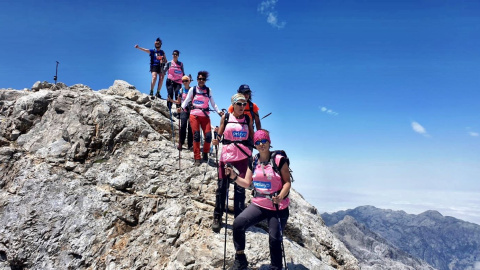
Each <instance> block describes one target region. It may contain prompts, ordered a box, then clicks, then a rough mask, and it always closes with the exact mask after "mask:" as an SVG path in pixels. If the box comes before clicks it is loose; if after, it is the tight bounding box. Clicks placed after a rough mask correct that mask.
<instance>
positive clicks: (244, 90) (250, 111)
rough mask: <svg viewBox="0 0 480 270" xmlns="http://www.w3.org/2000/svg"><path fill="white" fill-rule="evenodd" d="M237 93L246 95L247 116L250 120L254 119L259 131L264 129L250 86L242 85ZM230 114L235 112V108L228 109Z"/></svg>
mask: <svg viewBox="0 0 480 270" xmlns="http://www.w3.org/2000/svg"><path fill="white" fill-rule="evenodd" d="M237 93H240V94H242V95H244V96H245V98H246V99H247V106H246V107H245V114H246V115H248V116H250V119H252V121H253V127H254V128H256V129H257V130H260V129H262V124H261V122H260V117H259V115H258V111H259V110H260V109H259V108H258V106H257V104H255V103H253V102H252V90H250V86H248V85H246V84H242V85H240V87H239V88H238V90H237ZM228 112H233V106H230V107H228ZM255 125H256V126H255Z"/></svg>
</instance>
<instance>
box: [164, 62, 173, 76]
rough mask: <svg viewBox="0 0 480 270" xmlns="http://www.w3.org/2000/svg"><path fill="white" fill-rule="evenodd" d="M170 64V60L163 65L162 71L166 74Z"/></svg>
mask: <svg viewBox="0 0 480 270" xmlns="http://www.w3.org/2000/svg"><path fill="white" fill-rule="evenodd" d="M171 65H172V63H171V62H168V63H167V64H166V65H165V66H164V67H163V73H165V74H167V72H168V70H169V69H170V66H171Z"/></svg>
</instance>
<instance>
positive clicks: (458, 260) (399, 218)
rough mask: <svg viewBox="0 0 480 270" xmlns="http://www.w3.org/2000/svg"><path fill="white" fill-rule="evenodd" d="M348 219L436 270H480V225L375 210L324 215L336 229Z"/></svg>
mask: <svg viewBox="0 0 480 270" xmlns="http://www.w3.org/2000/svg"><path fill="white" fill-rule="evenodd" d="M346 216H350V217H353V218H354V219H355V220H356V222H358V223H359V224H363V226H365V228H366V229H368V230H370V231H372V232H374V233H375V234H377V235H379V236H380V237H381V238H383V239H385V241H387V242H388V243H390V244H391V245H393V246H394V247H396V248H398V249H399V250H402V251H403V252H406V253H408V254H410V255H412V256H414V257H416V258H418V259H420V260H424V261H425V262H427V263H428V264H430V265H431V266H433V267H435V268H436V269H441V270H457V269H458V270H476V269H480V225H477V224H474V223H470V222H466V221H462V220H459V219H456V218H453V217H448V216H443V215H442V214H440V213H439V212H437V211H426V212H424V213H421V214H419V215H412V214H407V213H405V212H404V211H393V210H384V209H379V208H376V207H373V206H360V207H357V208H355V209H349V210H346V211H339V212H335V213H332V214H328V213H325V214H322V218H323V220H324V221H325V223H326V224H327V225H328V226H334V225H335V224H337V223H339V222H340V221H342V220H343V219H344V218H345V217H346ZM350 250H352V249H350ZM352 252H353V251H352ZM353 253H355V252H353ZM359 259H360V258H359Z"/></svg>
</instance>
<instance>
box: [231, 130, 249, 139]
mask: <svg viewBox="0 0 480 270" xmlns="http://www.w3.org/2000/svg"><path fill="white" fill-rule="evenodd" d="M232 135H233V137H234V138H245V137H247V132H246V131H234V132H232Z"/></svg>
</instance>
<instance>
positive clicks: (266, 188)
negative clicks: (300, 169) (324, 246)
mask: <svg viewBox="0 0 480 270" xmlns="http://www.w3.org/2000/svg"><path fill="white" fill-rule="evenodd" d="M253 140H254V142H255V147H256V148H257V150H258V152H259V157H258V161H257V162H253V164H252V166H251V167H249V168H248V170H247V173H246V175H245V177H244V178H243V177H241V176H239V175H237V174H236V173H235V171H234V170H233V169H232V168H230V167H226V168H225V174H226V175H228V176H229V179H230V180H231V181H235V183H237V184H239V185H241V186H243V187H248V186H250V184H251V183H252V182H253V185H254V187H255V196H254V198H252V203H251V204H250V205H249V206H248V207H247V209H245V210H244V211H243V212H242V213H241V214H240V215H239V216H238V217H237V218H236V219H235V221H234V222H233V243H234V245H235V250H236V254H235V262H234V265H233V267H232V268H231V269H234V270H240V269H242V270H243V269H247V266H248V261H247V258H246V256H245V253H244V250H245V231H246V230H247V228H249V227H250V226H252V225H255V224H257V223H259V222H260V221H262V220H264V219H267V223H268V228H269V246H270V262H271V265H270V269H275V270H277V269H282V235H283V233H282V232H281V231H280V228H282V230H283V228H285V224H286V223H287V219H288V217H289V212H288V205H289V203H290V200H289V198H288V197H287V195H288V193H289V192H290V187H291V182H290V171H289V168H288V160H287V159H286V158H285V157H283V156H281V155H277V156H276V157H275V162H276V164H278V165H277V166H278V168H279V170H280V174H278V173H277V172H275V170H273V168H272V166H271V165H270V158H271V152H270V143H271V141H270V135H269V133H268V131H266V130H264V129H261V130H258V131H257V132H255V135H254V136H253ZM278 220H281V226H279V224H278Z"/></svg>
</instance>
